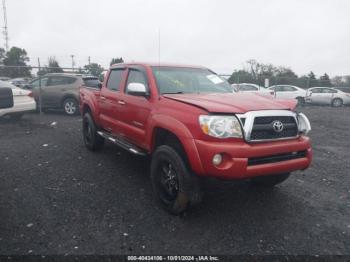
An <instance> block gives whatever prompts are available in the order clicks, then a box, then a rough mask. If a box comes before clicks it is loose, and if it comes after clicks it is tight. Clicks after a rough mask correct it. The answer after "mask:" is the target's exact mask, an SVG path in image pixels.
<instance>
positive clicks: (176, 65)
mask: <svg viewBox="0 0 350 262" xmlns="http://www.w3.org/2000/svg"><path fill="white" fill-rule="evenodd" d="M137 65H138V66H145V67H152V66H159V67H184V68H201V69H207V68H206V67H203V66H198V65H184V64H175V63H158V62H154V63H152V62H130V63H119V64H113V65H111V68H116V67H120V66H137Z"/></svg>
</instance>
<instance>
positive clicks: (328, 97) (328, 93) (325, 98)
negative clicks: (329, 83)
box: [321, 88, 337, 105]
mask: <svg viewBox="0 0 350 262" xmlns="http://www.w3.org/2000/svg"><path fill="white" fill-rule="evenodd" d="M336 93H337V91H336V90H333V89H331V88H323V92H322V101H321V102H322V104H325V105H330V104H332V100H333V98H334V96H335V95H336Z"/></svg>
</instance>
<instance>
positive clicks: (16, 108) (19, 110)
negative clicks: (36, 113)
mask: <svg viewBox="0 0 350 262" xmlns="http://www.w3.org/2000/svg"><path fill="white" fill-rule="evenodd" d="M0 87H5V88H6V87H7V88H11V90H12V94H13V107H11V108H4V109H0V117H4V116H9V117H11V118H13V119H20V118H21V117H22V115H23V114H24V113H26V112H28V111H33V110H35V109H36V103H35V100H34V98H33V94H32V92H31V91H28V90H23V89H21V88H19V87H17V86H14V85H12V84H10V83H8V82H4V81H0Z"/></svg>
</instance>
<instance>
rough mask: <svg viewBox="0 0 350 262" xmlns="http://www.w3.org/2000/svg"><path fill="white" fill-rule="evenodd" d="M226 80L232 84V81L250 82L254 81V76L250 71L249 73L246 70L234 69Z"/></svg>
mask: <svg viewBox="0 0 350 262" xmlns="http://www.w3.org/2000/svg"><path fill="white" fill-rule="evenodd" d="M228 82H229V83H230V84H233V83H251V82H254V78H253V76H252V75H251V73H249V72H248V71H246V70H238V71H237V70H236V71H234V72H233V73H232V75H231V76H230V77H229V79H228Z"/></svg>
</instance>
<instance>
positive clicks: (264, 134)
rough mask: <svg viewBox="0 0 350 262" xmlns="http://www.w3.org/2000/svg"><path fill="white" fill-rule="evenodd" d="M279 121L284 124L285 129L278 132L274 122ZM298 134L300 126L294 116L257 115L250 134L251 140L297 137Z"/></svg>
mask: <svg viewBox="0 0 350 262" xmlns="http://www.w3.org/2000/svg"><path fill="white" fill-rule="evenodd" d="M275 121H279V122H281V123H282V124H283V130H282V131H281V132H276V131H275V130H274V128H273V123H274V122H275ZM297 135H298V126H297V123H296V121H295V118H294V117H292V116H269V117H256V118H255V119H254V124H253V129H252V132H251V135H250V139H251V140H264V139H280V138H287V137H295V136H297Z"/></svg>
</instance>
